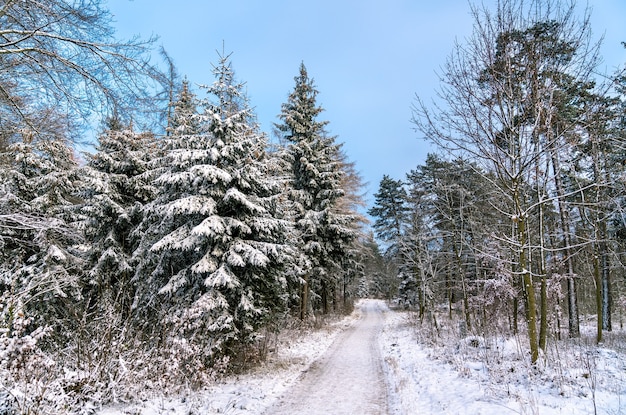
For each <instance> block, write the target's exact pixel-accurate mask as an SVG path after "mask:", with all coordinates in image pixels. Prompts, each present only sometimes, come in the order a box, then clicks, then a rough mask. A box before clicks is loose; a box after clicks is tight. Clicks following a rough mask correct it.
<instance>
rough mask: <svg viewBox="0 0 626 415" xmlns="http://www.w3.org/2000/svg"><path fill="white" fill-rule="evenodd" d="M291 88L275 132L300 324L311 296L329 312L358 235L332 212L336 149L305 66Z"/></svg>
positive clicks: (349, 219)
mask: <svg viewBox="0 0 626 415" xmlns="http://www.w3.org/2000/svg"><path fill="white" fill-rule="evenodd" d="M295 83H296V85H295V88H294V90H293V91H292V92H291V93H290V94H289V97H288V100H287V102H286V103H284V104H283V105H282V111H281V114H280V115H279V119H280V120H281V123H278V124H276V128H277V130H278V133H279V134H280V137H281V139H283V140H284V142H285V143H287V147H286V150H285V152H284V156H285V159H286V165H287V166H288V174H289V184H288V186H289V193H290V194H289V197H290V200H291V201H292V203H293V204H292V209H293V210H292V217H291V220H292V221H293V223H294V227H295V230H296V235H295V238H296V239H297V240H296V241H294V242H295V246H298V247H301V248H300V249H301V253H302V255H301V256H300V258H299V259H298V260H297V261H296V262H297V263H298V266H297V268H296V272H297V275H296V277H297V278H299V279H300V281H301V295H300V316H301V318H304V317H305V316H306V315H307V314H308V310H309V306H310V305H312V304H313V303H310V298H309V293H310V292H312V293H313V294H314V295H315V296H316V298H317V299H318V301H317V303H318V304H319V305H320V306H321V309H322V310H324V311H328V308H329V305H330V303H329V302H330V300H331V298H330V297H331V296H333V295H335V294H336V293H335V292H334V290H335V287H336V284H337V275H338V274H339V273H340V270H341V263H342V260H343V259H344V257H345V255H346V253H347V252H348V250H349V249H350V248H351V244H352V242H353V241H354V239H355V238H356V236H357V234H356V232H355V229H354V227H352V226H351V224H352V223H353V222H354V218H353V215H351V214H348V213H346V212H345V211H341V210H338V209H337V204H338V203H339V202H340V200H341V198H342V197H343V196H344V195H345V191H344V189H343V188H342V184H343V180H344V176H345V170H344V169H343V167H342V158H341V149H340V146H339V145H338V144H336V143H335V138H334V137H332V136H329V135H328V133H327V132H326V130H325V128H326V126H327V124H328V122H326V121H318V120H317V117H318V115H319V114H320V113H321V112H322V111H323V109H322V108H321V107H320V106H318V105H317V102H316V99H317V94H318V91H317V89H316V88H315V85H314V82H313V80H312V79H310V78H309V76H308V73H307V70H306V67H305V66H304V63H302V64H301V65H300V73H299V75H298V76H297V77H295ZM311 290H312V291H311Z"/></svg>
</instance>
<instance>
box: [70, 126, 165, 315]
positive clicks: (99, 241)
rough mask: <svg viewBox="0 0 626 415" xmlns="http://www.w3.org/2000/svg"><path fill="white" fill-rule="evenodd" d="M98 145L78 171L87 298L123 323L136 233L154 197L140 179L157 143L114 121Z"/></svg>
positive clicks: (130, 295)
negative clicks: (86, 252) (82, 184)
mask: <svg viewBox="0 0 626 415" xmlns="http://www.w3.org/2000/svg"><path fill="white" fill-rule="evenodd" d="M98 141H99V144H98V147H97V151H96V153H95V154H89V155H87V165H86V166H85V167H84V168H83V170H82V172H83V177H84V178H85V182H86V184H85V190H84V193H85V205H84V208H83V209H82V213H83V215H84V220H85V222H84V232H85V237H86V239H87V243H88V246H89V257H88V275H87V277H88V289H87V290H85V293H86V295H87V296H88V297H89V300H90V302H91V303H92V304H93V306H97V308H99V309H100V311H105V312H107V311H108V312H113V313H114V314H115V315H117V316H122V317H123V316H128V314H129V312H130V308H131V303H132V299H133V293H134V290H133V287H132V284H131V278H132V276H133V274H134V265H135V264H134V263H133V261H132V258H131V257H132V254H133V252H134V250H135V248H136V246H137V242H138V241H137V238H136V236H135V235H134V230H135V229H136V228H137V226H138V225H139V224H140V223H141V218H142V207H143V206H144V205H145V204H147V203H148V202H150V201H151V200H152V198H153V197H154V188H153V187H152V186H151V185H150V184H149V183H148V182H147V181H146V180H145V179H143V178H142V176H141V175H142V174H143V173H144V172H145V171H146V169H147V164H148V161H149V159H150V158H151V157H153V156H154V153H155V150H156V142H155V140H154V137H153V135H152V134H150V133H136V132H134V131H132V129H130V128H129V127H124V126H123V125H121V124H120V123H119V121H118V120H117V119H115V118H113V119H111V120H109V122H108V128H107V129H106V130H105V131H104V132H103V133H102V134H101V135H100V137H99V139H98ZM109 307H112V309H110V310H107V309H108V308H109ZM91 308H93V307H91Z"/></svg>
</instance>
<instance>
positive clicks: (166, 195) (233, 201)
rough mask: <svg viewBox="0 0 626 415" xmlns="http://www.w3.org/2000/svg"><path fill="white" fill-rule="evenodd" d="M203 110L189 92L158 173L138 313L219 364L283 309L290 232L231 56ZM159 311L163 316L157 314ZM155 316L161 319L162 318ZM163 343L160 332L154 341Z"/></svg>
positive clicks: (181, 103)
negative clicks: (199, 110) (280, 215)
mask: <svg viewBox="0 0 626 415" xmlns="http://www.w3.org/2000/svg"><path fill="white" fill-rule="evenodd" d="M214 75H215V76H216V81H215V83H214V84H213V85H212V86H209V87H206V89H207V92H208V93H209V95H210V98H209V99H205V100H203V101H202V102H201V103H200V104H201V107H202V109H203V111H202V113H197V112H195V110H194V107H195V105H194V104H193V101H194V100H195V98H193V96H192V94H191V93H190V92H189V90H188V88H183V92H182V95H181V99H180V100H179V104H178V105H177V106H176V108H175V114H174V120H173V121H174V122H173V124H174V129H173V131H172V132H171V134H170V135H169V136H167V137H165V138H164V144H165V152H164V155H163V157H160V158H158V159H157V160H155V167H154V170H153V174H155V175H156V178H155V185H156V186H157V188H158V195H157V197H156V199H155V201H154V202H152V203H150V204H148V206H147V209H146V214H147V216H146V219H145V220H144V225H143V229H144V236H143V243H142V245H141V247H140V249H139V250H138V251H137V255H139V256H145V258H144V260H143V261H142V263H141V265H140V267H139V269H138V273H137V277H136V278H137V284H138V285H139V287H138V292H137V295H136V304H135V307H136V309H137V311H138V313H139V315H141V316H143V318H144V319H145V323H146V324H153V323H154V322H155V321H154V320H155V318H156V323H157V324H158V325H159V327H162V328H164V332H162V333H158V334H160V335H161V336H160V337H161V340H165V341H178V342H181V341H182V342H185V343H188V344H190V345H191V347H192V348H193V349H194V350H196V351H197V352H198V353H196V358H198V357H199V358H203V359H205V360H204V362H202V363H203V364H205V365H207V364H208V365H210V364H212V363H213V362H215V359H216V358H217V357H220V356H232V355H233V354H234V353H235V352H236V351H237V350H240V346H242V345H246V344H249V343H250V342H251V341H252V340H253V339H254V337H255V333H256V330H257V329H258V328H259V327H260V325H261V324H263V323H264V321H265V320H266V319H267V318H268V317H269V316H270V315H271V313H272V312H273V311H275V310H276V309H279V308H281V306H282V304H283V303H284V301H283V298H284V293H285V285H286V284H285V280H284V277H283V274H282V273H281V256H282V255H283V250H284V247H283V245H282V242H283V240H284V234H283V233H284V227H283V224H282V223H281V222H280V221H279V220H277V219H275V218H274V216H275V215H274V214H273V210H274V208H275V204H276V202H277V200H276V198H277V196H276V195H277V194H278V189H277V188H275V185H274V181H273V180H272V179H271V177H270V176H269V175H268V174H267V171H266V169H267V168H266V165H265V164H264V163H265V160H264V159H265V155H266V153H265V145H266V139H265V136H264V135H262V134H261V133H260V132H259V131H258V127H257V125H256V124H255V123H254V117H253V114H252V111H251V109H250V108H249V106H248V102H247V99H246V97H245V95H244V93H243V84H240V83H236V82H235V78H234V73H233V71H232V67H231V64H230V62H229V58H228V56H225V57H224V56H220V61H219V64H218V65H216V66H215V68H214ZM155 311H156V314H154V312H155ZM154 316H156V317H154ZM155 334H157V333H155Z"/></svg>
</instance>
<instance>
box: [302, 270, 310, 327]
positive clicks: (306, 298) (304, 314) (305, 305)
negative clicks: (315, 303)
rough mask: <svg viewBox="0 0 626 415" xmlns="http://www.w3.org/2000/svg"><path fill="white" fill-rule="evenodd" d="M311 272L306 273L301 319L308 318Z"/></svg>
mask: <svg viewBox="0 0 626 415" xmlns="http://www.w3.org/2000/svg"><path fill="white" fill-rule="evenodd" d="M309 279H310V276H309V274H308V273H307V274H305V275H304V283H303V284H302V293H301V295H300V320H304V319H306V317H307V315H308V310H309Z"/></svg>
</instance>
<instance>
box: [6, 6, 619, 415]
mask: <svg viewBox="0 0 626 415" xmlns="http://www.w3.org/2000/svg"><path fill="white" fill-rule="evenodd" d="M471 16H472V18H473V19H474V21H475V25H474V31H473V34H472V36H471V37H469V38H468V39H465V40H464V41H462V42H459V43H458V44H456V45H451V53H450V55H449V58H448V60H447V61H446V62H445V63H443V65H442V67H441V84H440V85H438V86H437V91H438V97H439V100H438V101H435V102H426V101H425V100H423V99H421V98H420V97H416V98H415V101H414V102H407V107H411V108H412V114H413V119H412V123H413V125H414V128H415V131H416V136H417V135H420V136H425V137H426V139H427V140H428V141H429V142H430V143H432V144H434V146H435V148H436V151H435V152H433V153H432V154H429V156H428V157H427V159H426V160H425V162H424V163H423V164H417V163H416V164H417V165H416V167H415V168H414V169H413V170H411V171H409V172H407V173H406V176H405V177H398V178H392V177H390V176H384V177H383V179H382V180H381V182H380V184H379V187H378V188H377V190H376V191H375V193H374V194H373V195H372V196H373V197H372V203H371V206H367V204H366V202H365V200H366V199H365V195H364V190H363V189H364V184H363V183H362V178H361V176H360V175H359V166H358V160H357V161H352V160H350V157H349V154H346V152H345V151H344V149H343V147H342V144H341V142H340V140H341V137H335V136H333V135H331V134H330V133H329V132H328V131H329V129H328V126H329V123H332V120H325V119H324V113H323V110H324V109H323V108H322V106H321V105H320V104H319V103H318V100H317V95H318V93H320V92H319V91H318V90H317V86H316V84H315V82H314V76H313V75H314V74H309V73H308V72H307V68H306V66H305V63H300V62H297V61H296V62H294V84H293V89H292V90H291V91H285V94H286V100H285V102H284V103H282V105H280V106H279V107H278V108H277V109H276V113H277V116H276V122H275V123H274V125H272V126H261V125H259V123H258V122H257V119H256V116H255V113H254V110H253V108H254V103H253V102H251V100H250V99H249V98H248V96H247V95H246V88H245V80H240V79H238V77H237V75H236V60H234V62H233V59H232V58H231V57H232V55H231V53H230V52H227V51H225V50H222V51H219V52H217V53H216V54H215V56H214V63H213V66H212V73H210V74H208V76H207V78H208V79H209V82H208V83H207V84H205V85H200V86H199V87H196V85H197V84H196V82H197V81H202V80H191V79H187V78H186V77H185V76H181V75H180V74H179V73H178V70H177V68H176V65H175V61H174V59H173V58H172V57H170V56H169V55H168V53H167V51H166V50H164V49H158V48H156V46H155V41H154V39H140V38H134V39H130V40H127V41H118V40H116V38H115V33H114V30H113V28H112V23H111V15H110V14H109V12H108V11H107V9H106V2H103V1H101V0H76V1H74V0H47V1H36V0H26V1H17V0H5V1H0V177H1V180H0V188H1V190H0V289H1V291H0V382H1V386H0V413H2V414H17V413H24V414H26V413H28V414H35V413H36V414H38V413H42V414H49V413H50V414H53V413H95V412H94V411H95V408H97V407H101V406H102V405H107V404H113V403H119V402H126V401H127V400H129V399H130V398H129V396H133V395H136V394H138V393H139V392H138V391H140V390H146V389H152V390H168V391H180V390H183V389H198V388H202V387H205V386H206V385H210V384H212V383H213V382H215V381H216V379H220V378H222V377H224V376H229V375H232V374H243V373H246V371H248V370H250V368H254V367H255V366H258V365H261V364H262V362H263V361H264V360H265V359H266V358H267V356H268V355H269V354H271V353H272V351H273V350H274V349H276V348H278V346H277V341H276V339H277V338H278V337H279V336H280V335H281V333H283V332H287V331H291V330H293V329H294V328H297V329H298V330H300V331H299V333H300V335H301V336H305V337H306V336H311V338H315V335H314V334H311V333H312V330H313V331H314V330H319V329H320V326H323V325H325V324H326V322H327V321H335V320H333V319H340V318H341V316H345V315H350V314H351V313H352V312H353V310H354V308H355V304H356V303H358V301H359V299H364V298H377V299H382V300H386V302H387V303H388V304H389V307H391V308H392V309H394V310H398V313H400V312H406V313H410V314H409V315H410V316H411V320H410V322H411V325H412V327H414V328H413V330H421V331H419V333H422V335H423V333H429V334H428V336H427V337H429V339H430V340H428V341H425V343H426V344H430V345H431V346H433V347H435V344H436V343H437V342H436V341H435V340H432V339H435V338H443V337H442V336H443V334H442V333H443V332H445V331H446V330H447V328H448V329H449V330H451V331H454V332H455V333H456V335H457V337H458V336H461V337H465V338H467V336H470V335H473V336H474V335H475V336H478V335H479V336H480V337H472V339H475V340H473V341H476V342H482V341H483V340H477V339H486V338H496V337H498V338H500V337H502V338H517V339H522V340H521V341H520V343H519V344H520V349H521V352H520V355H521V356H522V358H521V359H522V360H523V361H525V362H527V363H528V365H529V367H532V368H535V369H533V370H537V371H541V370H547V369H545V367H546V366H549V361H550V359H549V356H550V353H552V352H551V350H553V349H551V348H553V346H551V345H555V344H561V343H559V342H568V341H575V342H578V343H576V344H581V343H584V344H586V345H591V346H590V347H594V346H598V347H599V346H600V345H605V347H607V348H611V350H614V353H618V352H619V353H624V352H625V351H626V339H625V337H624V331H623V321H624V318H625V317H626V316H624V310H625V308H626V265H625V263H626V211H625V209H626V196H625V195H626V136H625V134H624V131H626V125H625V122H626V121H625V118H624V114H625V113H626V106H625V105H626V104H625V103H626V74H625V73H624V72H623V71H617V72H616V73H599V72H598V64H599V62H600V59H601V56H599V52H598V51H599V48H598V47H599V44H598V43H594V41H593V40H592V37H591V27H590V25H589V15H588V14H585V12H584V11H583V14H582V15H581V14H580V13H579V12H578V9H577V8H575V7H574V5H573V4H570V3H569V2H567V1H558V0H532V1H528V2H525V1H521V0H503V1H501V2H499V3H498V7H497V8H496V9H493V10H490V9H488V8H485V7H479V6H472V9H471ZM625 40H626V39H625ZM154 56H158V59H156V60H155V59H154ZM298 64H299V67H298ZM94 125H97V127H96V128H95V130H96V132H95V135H94V133H93V130H94V127H93V126H94ZM264 130H271V131H272V134H268V133H266V132H264ZM416 139H417V138H416ZM85 145H93V151H81V150H80V149H82V148H85ZM389 312H390V313H391V312H392V311H389ZM590 327H591V328H592V330H591V331H589V330H585V328H590ZM438 336H439V337H438ZM472 344H473V343H472ZM563 347H565V346H563ZM564 350H565V349H564ZM547 356H548V357H547ZM555 360H556V359H555ZM547 362H548V363H547ZM622 370H623V369H622ZM155 374H158V376H155ZM594 390H595V389H594ZM594 402H595V396H594ZM86 408H88V409H86ZM128 413H130V412H128ZM189 413H191V412H189Z"/></svg>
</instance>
